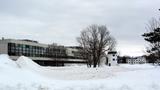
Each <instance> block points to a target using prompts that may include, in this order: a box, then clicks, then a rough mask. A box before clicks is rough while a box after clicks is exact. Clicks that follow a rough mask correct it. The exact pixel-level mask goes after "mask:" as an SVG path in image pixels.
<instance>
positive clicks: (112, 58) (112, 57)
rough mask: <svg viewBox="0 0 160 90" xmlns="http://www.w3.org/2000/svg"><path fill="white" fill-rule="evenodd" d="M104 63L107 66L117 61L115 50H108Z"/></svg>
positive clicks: (113, 64)
mask: <svg viewBox="0 0 160 90" xmlns="http://www.w3.org/2000/svg"><path fill="white" fill-rule="evenodd" d="M106 64H107V65H108V66H116V65H117V64H118V63H117V52H116V51H109V52H108V55H107V60H106Z"/></svg>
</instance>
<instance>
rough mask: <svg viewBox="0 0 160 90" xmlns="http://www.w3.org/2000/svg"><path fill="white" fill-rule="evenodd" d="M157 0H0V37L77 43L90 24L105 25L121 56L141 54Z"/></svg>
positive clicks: (157, 5) (159, 1)
mask: <svg viewBox="0 0 160 90" xmlns="http://www.w3.org/2000/svg"><path fill="white" fill-rule="evenodd" d="M159 8H160V0H0V37H5V38H14V39H24V38H25V39H33V40H37V41H39V42H41V43H46V44H49V43H52V42H56V43H58V44H61V45H67V46H69V45H78V43H77V42H76V37H77V36H79V35H80V31H81V30H82V29H84V28H85V27H87V26H88V25H91V24H103V25H106V26H107V27H108V29H109V31H110V32H111V34H112V36H114V37H115V39H116V40H117V50H118V51H119V52H120V54H121V55H131V56H137V55H142V54H143V52H144V50H145V47H146V46H147V43H145V41H144V40H143V38H142V37H141V34H143V33H144V32H145V31H146V30H145V27H146V24H147V23H148V21H149V20H150V19H151V18H152V17H156V18H157V17H158V16H160V11H158V9H159Z"/></svg>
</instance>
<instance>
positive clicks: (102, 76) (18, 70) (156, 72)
mask: <svg viewBox="0 0 160 90" xmlns="http://www.w3.org/2000/svg"><path fill="white" fill-rule="evenodd" d="M48 75H50V77H48ZM159 76H160V67H153V66H151V65H119V66H115V67H102V68H86V67H83V66H79V67H73V66H71V67H61V68H59V67H47V68H42V67H41V66H39V65H37V64H36V63H34V62H33V61H32V60H31V59H29V58H27V57H24V56H22V57H20V58H19V59H18V60H17V61H13V60H11V59H10V58H9V56H8V55H0V90H160V79H159ZM52 77H53V78H52ZM62 77H64V79H61V80H58V79H55V78H62ZM67 77H70V78H68V79H70V80H66V79H65V78H67ZM71 78H72V79H71ZM74 78H76V80H73V79H74ZM82 79H83V80H82Z"/></svg>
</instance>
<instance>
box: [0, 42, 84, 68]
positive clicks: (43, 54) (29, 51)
mask: <svg viewBox="0 0 160 90" xmlns="http://www.w3.org/2000/svg"><path fill="white" fill-rule="evenodd" d="M0 54H8V55H9V56H10V57H11V59H13V60H17V59H18V58H19V56H22V55H23V56H27V57H29V58H31V59H32V60H34V61H35V62H37V63H38V64H40V65H47V66H48V65H49V66H64V65H65V63H67V64H68V63H85V60H83V59H81V58H78V60H74V59H69V58H68V56H67V55H69V54H68V51H67V48H66V47H64V46H59V45H55V44H51V45H47V44H41V43H38V42H37V41H33V40H27V39H23V40H15V39H2V40H0ZM74 55H75V54H74ZM73 57H75V59H76V58H77V57H79V56H77V57H76V55H75V56H73Z"/></svg>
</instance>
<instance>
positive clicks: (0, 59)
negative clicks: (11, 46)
mask: <svg viewBox="0 0 160 90" xmlns="http://www.w3.org/2000/svg"><path fill="white" fill-rule="evenodd" d="M0 68H17V65H16V63H15V61H13V60H11V59H10V58H9V56H8V55H6V54H2V55H0Z"/></svg>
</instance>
